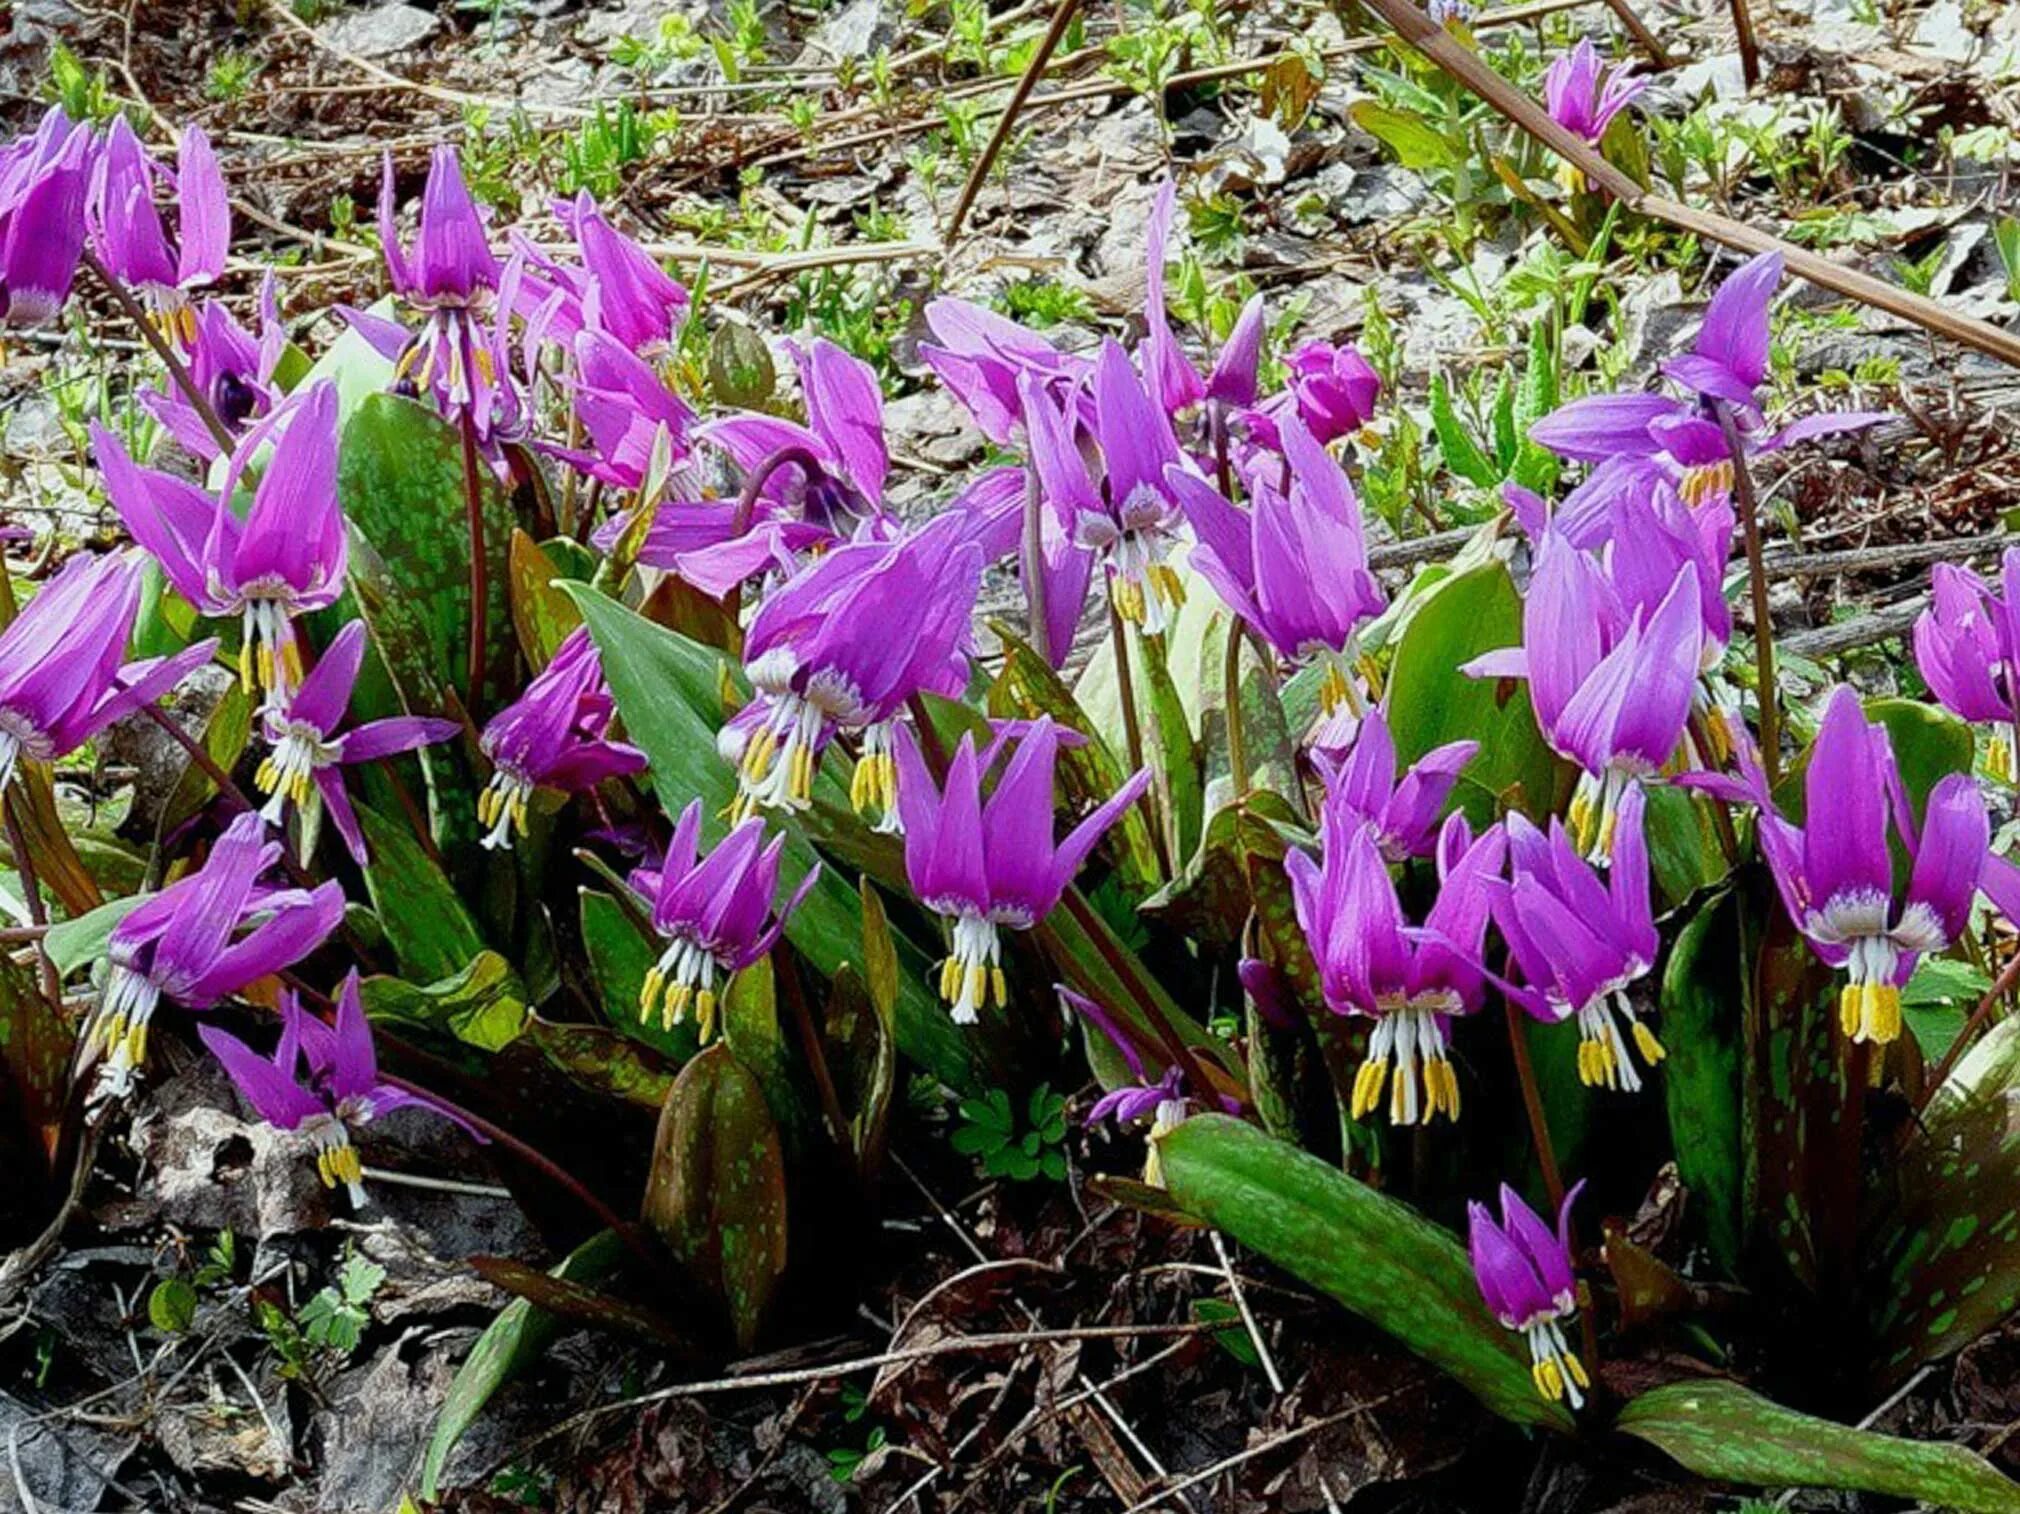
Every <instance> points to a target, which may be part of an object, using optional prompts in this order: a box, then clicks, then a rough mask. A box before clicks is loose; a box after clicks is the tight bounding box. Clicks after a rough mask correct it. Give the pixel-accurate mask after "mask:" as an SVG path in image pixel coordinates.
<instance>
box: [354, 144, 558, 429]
mask: <svg viewBox="0 0 2020 1514" xmlns="http://www.w3.org/2000/svg"><path fill="white" fill-rule="evenodd" d="M396 207H397V202H396V198H395V192H394V185H393V159H392V155H391V154H390V153H389V154H387V155H386V157H385V161H384V163H383V165H382V167H381V170H380V177H379V242H380V246H381V248H382V249H383V250H384V252H385V256H386V273H387V277H388V278H389V279H390V280H391V281H392V285H393V291H394V293H396V294H398V295H399V296H400V297H401V298H402V299H404V300H406V301H407V302H408V303H409V304H411V305H413V306H414V307H416V308H417V309H418V310H419V311H421V313H422V315H423V322H422V326H421V330H420V331H419V333H418V334H416V333H410V332H409V331H408V330H407V328H406V327H404V326H402V325H401V324H400V323H399V322H397V321H389V320H387V319H385V318H384V317H382V316H376V315H373V314H371V313H369V312H368V311H363V310H353V309H351V308H349V307H339V309H340V313H341V314H342V315H343V317H344V319H345V320H346V321H348V322H349V323H350V325H351V327H352V328H353V329H354V330H355V331H356V332H357V333H358V334H359V335H360V336H361V337H363V338H364V339H365V340H366V341H367V342H368V343H370V344H371V345H372V346H373V347H374V348H375V349H377V350H378V351H379V352H380V353H381V354H382V355H383V356H385V357H388V358H392V359H394V360H395V362H396V364H397V366H396V368H395V370H394V376H395V379H396V381H397V382H398V383H401V384H409V383H411V384H412V385H413V386H414V388H415V389H416V390H418V391H420V392H422V393H425V394H428V395H430V396H431V397H432V398H433V401H434V403H435V406H436V408H437V409H438V410H440V411H441V412H442V414H443V415H445V416H448V417H449V418H451V419H453V420H458V421H463V420H467V421H468V423H469V424H470V425H472V426H473V427H474V428H475V430H476V434H477V438H478V440H479V441H481V442H484V443H486V444H487V445H488V444H489V443H490V442H491V440H492V439H493V438H494V437H495V436H497V435H499V434H500V433H502V432H505V431H509V430H511V429H513V428H514V427H516V426H517V424H518V423H519V421H520V419H521V418H522V417H521V401H520V396H519V394H518V392H517V390H516V389H515V387H514V385H513V381H512V376H511V373H510V371H509V370H510V356H509V354H510V346H509V343H508V340H507V338H508V335H509V332H508V322H509V319H510V316H511V313H512V311H513V309H514V307H515V304H516V302H517V300H518V298H519V285H520V281H521V279H522V278H523V276H524V263H523V260H521V259H516V258H515V259H514V260H513V261H512V262H511V263H510V264H508V265H506V266H504V267H503V268H501V267H500V265H499V262H498V259H497V257H496V255H495V254H494V253H493V252H492V251H491V244H490V241H489V239H488V238H487V237H486V235H485V231H484V218H483V216H482V215H481V214H480V213H479V212H478V210H477V205H476V202H475V201H474V200H472V199H471V198H470V190H469V186H468V185H466V184H465V183H464V182H463V171H462V168H461V167H460V166H459V164H458V162H457V159H456V149H455V148H453V147H449V146H446V145H445V146H441V147H437V148H436V149H435V150H434V152H433V154H432V155H431V156H430V158H429V161H428V182H427V184H426V186H425V187H424V189H423V190H422V194H421V215H420V226H419V230H418V231H417V233H416V235H415V238H414V243H413V247H412V248H411V250H402V247H401V244H400V236H399V226H398V224H397V218H396V214H395V211H396Z"/></svg>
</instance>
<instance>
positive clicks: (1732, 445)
mask: <svg viewBox="0 0 2020 1514" xmlns="http://www.w3.org/2000/svg"><path fill="white" fill-rule="evenodd" d="M1712 408H1713V409H1714V410H1715V411H1716V412H1717V415H1718V426H1719V430H1721V431H1723V432H1724V433H1725V447H1726V451H1727V452H1729V453H1730V454H1731V455H1732V494H1733V503H1734V504H1735V505H1736V506H1737V507H1738V509H1739V520H1740V528H1741V530H1743V531H1744V532H1745V534H1746V574H1747V583H1748V586H1749V588H1750V590H1751V592H1752V598H1753V647H1754V677H1755V681H1756V682H1757V683H1758V684H1759V685H1760V688H1759V691H1758V699H1759V703H1760V753H1761V767H1762V770H1763V771H1764V772H1765V773H1766V774H1767V781H1768V786H1769V787H1770V788H1772V787H1773V786H1774V784H1775V782H1776V780H1777V778H1778V777H1779V776H1780V773H1781V760H1782V753H1781V708H1780V694H1779V691H1778V690H1777V688H1776V687H1775V641H1774V624H1773V622H1772V620H1771V618H1770V616H1769V613H1768V581H1767V568H1766V566H1765V564H1764V563H1763V562H1762V560H1761V540H1760V507H1759V503H1758V501H1757V499H1756V497H1755V495H1754V488H1753V474H1752V473H1751V472H1750V471H1749V470H1748V468H1747V462H1746V443H1745V441H1744V439H1742V437H1741V436H1740V434H1739V423H1738V421H1736V420H1735V419H1734V418H1733V413H1732V406H1730V405H1728V404H1727V403H1726V402H1725V401H1724V400H1713V401H1712Z"/></svg>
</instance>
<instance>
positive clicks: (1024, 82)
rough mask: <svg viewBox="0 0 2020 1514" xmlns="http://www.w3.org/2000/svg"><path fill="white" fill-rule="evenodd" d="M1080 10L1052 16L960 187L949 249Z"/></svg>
mask: <svg viewBox="0 0 2020 1514" xmlns="http://www.w3.org/2000/svg"><path fill="white" fill-rule="evenodd" d="M1079 9H1080V0H1059V5H1058V8H1057V9H1056V10H1054V11H1053V12H1052V24H1051V25H1050V26H1048V27H1046V28H1045V36H1044V38H1043V39H1042V40H1041V41H1040V42H1039V44H1038V51H1036V52H1035V53H1033V54H1032V55H1031V61H1030V62H1029V63H1027V64H1025V65H1024V74H1023V76H1022V77H1021V78H1020V79H1018V81H1017V87H1016V88H1015V89H1014V90H1012V91H1011V92H1010V99H1009V101H1008V102H1007V103H1006V104H1005V105H1004V107H1003V114H1002V115H1000V116H998V117H997V118H996V129H995V130H994V131H993V132H991V133H990V134H989V143H988V145H987V146H986V147H984V148H983V149H982V156H981V157H979V158H977V159H976V160H975V166H974V167H973V168H971V169H969V170H968V182H967V183H965V184H963V185H962V186H961V198H960V199H958V200H956V201H955V202H954V214H953V215H952V216H951V217H949V218H948V221H947V235H946V238H945V244H946V248H947V250H948V251H949V252H952V251H953V250H954V244H955V243H956V242H958V241H960V240H961V223H962V222H964V221H966V220H967V219H968V210H969V207H970V206H972V205H973V204H974V203H975V196H976V195H978V194H980V193H981V192H982V186H983V184H985V183H986V182H988V178H989V170H990V169H992V168H994V167H995V166H996V158H997V155H998V154H999V153H1001V152H1002V151H1003V144H1004V143H1005V142H1007V141H1009V140H1010V130H1011V128H1012V127H1014V126H1015V125H1016V124H1017V113H1018V112H1019V111H1021V110H1022V109H1023V108H1024V102H1025V101H1026V100H1028V99H1030V98H1031V91H1032V90H1033V89H1035V88H1037V86H1038V80H1039V78H1040V76H1042V75H1043V74H1044V72H1045V69H1046V67H1047V65H1049V64H1050V63H1051V62H1052V55H1053V53H1055V52H1057V51H1058V49H1059V43H1060V41H1061V40H1062V39H1063V38H1064V37H1065V36H1066V28H1067V27H1068V26H1070V25H1072V24H1073V15H1074V12H1076V11H1078V10H1079Z"/></svg>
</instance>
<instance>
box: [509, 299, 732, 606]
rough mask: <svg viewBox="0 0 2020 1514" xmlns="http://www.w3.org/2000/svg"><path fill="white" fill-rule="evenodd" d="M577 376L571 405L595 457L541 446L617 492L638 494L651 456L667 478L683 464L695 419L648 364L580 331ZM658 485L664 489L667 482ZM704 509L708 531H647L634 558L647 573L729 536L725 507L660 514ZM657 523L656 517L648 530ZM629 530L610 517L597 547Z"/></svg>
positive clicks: (608, 339)
mask: <svg viewBox="0 0 2020 1514" xmlns="http://www.w3.org/2000/svg"><path fill="white" fill-rule="evenodd" d="M574 351H575V373H574V378H573V381H572V384H571V387H570V399H571V401H572V403H573V405H574V408H575V414H576V416H577V417H578V418H579V419H580V420H581V422H582V429H583V431H584V432H585V433H587V435H588V437H589V441H590V445H591V446H592V447H593V448H594V449H595V450H594V452H593V453H591V454H589V455H587V456H582V455H577V454H573V453H567V452H564V451H562V449H560V448H546V449H543V450H547V451H552V452H554V453H555V454H556V455H558V456H561V457H563V458H565V459H566V460H567V461H568V462H570V463H573V464H575V465H576V466H578V467H580V468H581V469H582V471H584V472H585V473H587V474H589V475H590V476H591V477H592V478H600V479H602V480H603V481H604V482H605V483H607V484H615V485H616V486H617V487H619V488H621V489H630V490H639V489H643V488H645V487H646V485H647V483H648V481H649V480H650V479H651V477H652V471H653V467H654V462H653V458H654V452H655V450H657V451H658V453H659V454H660V459H661V461H660V464H659V465H660V466H661V467H663V468H666V469H667V470H668V471H669V473H670V472H671V468H672V467H673V466H674V465H678V464H681V463H684V462H685V461H686V460H687V457H688V454H689V452H690V450H691V439H692V433H693V431H694V423H695V414H694V411H693V410H692V409H690V408H689V407H688V404H687V402H686V401H685V400H683V399H682V398H681V397H680V396H679V395H677V394H675V393H674V392H673V391H672V390H671V389H669V388H667V387H666V385H665V384H664V383H662V382H661V381H660V377H659V375H658V374H657V373H655V372H654V371H653V369H652V365H651V364H649V363H647V362H646V361H645V360H644V359H643V358H640V357H638V356H636V355H635V354H634V353H633V352H632V351H631V350H630V349H629V348H627V347H626V346H625V345H624V344H623V343H622V342H620V341H618V340H617V339H616V338H615V337H612V336H608V335H606V334H605V333H603V332H601V331H584V332H582V333H581V334H580V335H578V336H577V337H576V338H575V348H574ZM656 482H658V483H659V484H661V485H662V486H663V485H664V484H665V483H666V482H667V480H666V479H659V480H657V481H656ZM676 511H679V512H693V511H702V512H704V513H705V515H706V519H707V523H708V524H707V528H706V529H705V531H704V532H703V533H702V534H700V535H696V534H695V533H694V532H692V531H688V532H684V533H683V532H679V531H670V532H655V531H653V530H650V529H649V530H648V532H647V534H646V539H645V545H644V548H643V550H642V551H641V554H640V560H641V561H643V562H645V563H647V564H649V565H651V566H653V567H666V568H674V569H676V570H677V568H678V565H679V561H680V558H681V555H682V554H684V553H686V552H689V551H693V550H695V549H696V548H697V547H700V546H706V545H709V544H711V543H713V542H716V541H719V540H721V539H722V538H723V537H725V536H727V535H728V527H729V520H728V518H727V514H726V509H725V510H718V509H714V508H710V507H705V506H703V507H698V506H693V505H678V506H675V507H673V510H670V511H668V512H666V517H667V518H669V519H670V518H672V517H673V515H674V513H675V512H676ZM660 520H661V517H660V516H655V517H654V519H653V525H654V527H657V526H658V525H659V523H660ZM630 524H631V517H630V516H629V515H619V516H615V517H613V518H612V520H611V521H610V522H608V523H607V524H606V525H605V526H604V527H603V528H602V529H600V530H599V531H598V533H597V535H596V538H595V540H596V544H597V546H598V547H599V548H601V549H602V550H604V551H606V552H607V551H609V550H610V548H611V547H612V546H614V545H615V544H616V541H617V538H618V537H619V536H621V535H623V533H624V531H625V529H626V528H627V527H628V526H629V525H630Z"/></svg>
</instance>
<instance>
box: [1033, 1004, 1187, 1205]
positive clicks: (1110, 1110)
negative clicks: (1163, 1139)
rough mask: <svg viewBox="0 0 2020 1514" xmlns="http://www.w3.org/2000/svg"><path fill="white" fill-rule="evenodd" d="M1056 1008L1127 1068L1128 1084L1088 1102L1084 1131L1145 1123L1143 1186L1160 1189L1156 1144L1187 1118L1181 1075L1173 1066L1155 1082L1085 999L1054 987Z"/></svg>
mask: <svg viewBox="0 0 2020 1514" xmlns="http://www.w3.org/2000/svg"><path fill="white" fill-rule="evenodd" d="M1054 986H1055V987H1056V988H1057V990H1058V993H1059V999H1060V1002H1061V1003H1063V1004H1064V1005H1065V1006H1066V1007H1067V1008H1068V1009H1070V1010H1072V1011H1073V1012H1074V1013H1075V1014H1077V1015H1079V1016H1080V1018H1081V1019H1083V1020H1085V1021H1086V1022H1087V1023H1088V1024H1089V1025H1092V1026H1093V1027H1094V1028H1095V1029H1096V1030H1098V1031H1100V1032H1101V1033H1102V1035H1104V1036H1106V1037H1107V1038H1108V1041H1109V1044H1110V1045H1112V1046H1113V1047H1114V1048H1115V1050H1116V1052H1117V1054H1119V1055H1120V1056H1121V1058H1122V1060H1123V1062H1124V1063H1126V1064H1127V1065H1128V1067H1129V1073H1130V1076H1131V1077H1132V1078H1134V1079H1135V1081H1134V1082H1131V1083H1125V1084H1123V1085H1122V1086H1121V1087H1119V1088H1114V1089H1110V1090H1109V1091H1108V1092H1107V1093H1104V1094H1103V1095H1102V1096H1101V1097H1100V1098H1098V1099H1096V1100H1095V1101H1094V1107H1093V1108H1092V1109H1090V1110H1088V1111H1087V1121H1086V1123H1087V1124H1089V1125H1098V1124H1100V1123H1101V1122H1102V1121H1104V1120H1111V1121H1113V1122H1114V1123H1115V1124H1117V1125H1129V1124H1134V1123H1136V1122H1137V1121H1139V1120H1144V1119H1147V1120H1149V1121H1150V1131H1149V1134H1148V1136H1147V1138H1146V1140H1145V1142H1144V1154H1143V1181H1144V1182H1146V1183H1148V1184H1150V1186H1151V1187H1153V1188H1162V1187H1163V1186H1164V1166H1163V1163H1162V1162H1161V1161H1160V1160H1159V1157H1158V1149H1157V1138H1158V1137H1159V1136H1161V1135H1163V1134H1164V1133H1165V1132H1166V1131H1167V1130H1175V1129H1177V1128H1178V1126H1179V1125H1181V1124H1183V1123H1184V1121H1185V1118H1186V1116H1187V1115H1189V1114H1191V1113H1192V1106H1193V1100H1192V1098H1191V1096H1190V1095H1189V1093H1188V1092H1187V1089H1186V1083H1185V1072H1184V1069H1182V1068H1181V1067H1179V1066H1178V1065H1177V1064H1176V1063H1173V1064H1172V1065H1171V1066H1169V1067H1167V1068H1165V1070H1164V1073H1163V1075H1162V1076H1161V1077H1159V1078H1158V1079H1157V1080H1156V1081H1155V1082H1153V1081H1152V1080H1151V1078H1150V1075H1149V1073H1148V1072H1146V1071H1145V1070H1144V1066H1143V1054H1142V1053H1141V1052H1140V1051H1138V1050H1137V1048H1136V1043H1135V1042H1134V1041H1132V1040H1131V1039H1130V1038H1129V1037H1128V1036H1127V1035H1125V1034H1123V1031H1122V1027H1121V1026H1119V1025H1117V1024H1116V1023H1115V1020H1114V1018H1113V1017H1112V1016H1111V1015H1110V1014H1109V1013H1108V1011H1107V1010H1105V1009H1103V1008H1102V1007H1101V1006H1100V1005H1099V1004H1097V1003H1095V1002H1094V1000H1092V999H1090V998H1088V997H1087V996H1086V995H1085V994H1078V993H1075V992H1074V991H1073V990H1072V989H1070V988H1068V987H1067V986H1066V985H1065V984H1064V983H1060V984H1056V985H1054Z"/></svg>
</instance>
